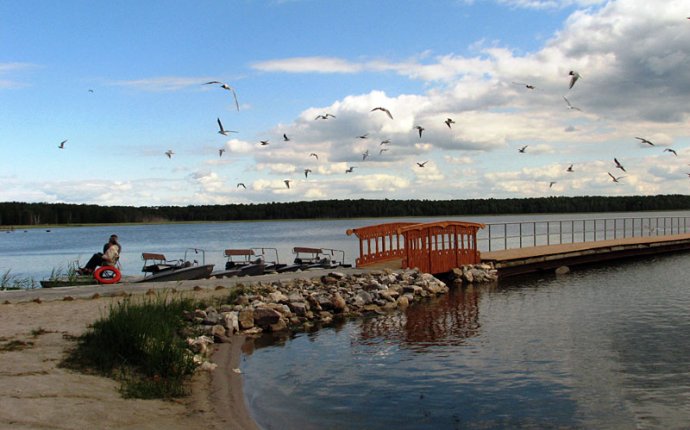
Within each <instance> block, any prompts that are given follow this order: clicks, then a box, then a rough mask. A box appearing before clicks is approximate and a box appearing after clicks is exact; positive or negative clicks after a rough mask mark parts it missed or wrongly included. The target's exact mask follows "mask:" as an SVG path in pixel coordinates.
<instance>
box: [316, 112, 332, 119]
mask: <svg viewBox="0 0 690 430" xmlns="http://www.w3.org/2000/svg"><path fill="white" fill-rule="evenodd" d="M328 118H335V115H331V114H330V113H326V114H322V115H317V116H316V118H314V119H328Z"/></svg>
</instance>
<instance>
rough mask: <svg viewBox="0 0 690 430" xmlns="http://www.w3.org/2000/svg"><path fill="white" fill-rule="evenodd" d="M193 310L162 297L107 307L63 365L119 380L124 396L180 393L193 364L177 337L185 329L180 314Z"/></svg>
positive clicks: (180, 301) (192, 305)
mask: <svg viewBox="0 0 690 430" xmlns="http://www.w3.org/2000/svg"><path fill="white" fill-rule="evenodd" d="M194 308H195V303H194V302H193V301H192V300H189V299H183V298H173V299H169V298H168V297H165V296H157V297H147V298H143V299H141V300H139V301H136V302H133V301H132V300H131V299H125V300H123V301H121V302H119V303H117V304H114V305H111V307H110V312H109V314H108V316H107V317H105V318H102V319H100V320H98V321H96V322H95V323H94V324H93V325H92V326H91V327H90V328H89V330H88V331H87V332H86V333H85V334H84V335H82V336H80V338H79V340H78V343H77V348H76V349H75V350H74V351H72V353H71V354H70V356H69V357H68V358H67V359H66V360H65V362H64V365H66V366H67V367H72V368H81V369H94V370H96V371H97V372H98V373H101V374H103V375H107V376H111V377H115V378H116V379H119V380H120V381H121V383H122V388H121V390H122V392H123V394H124V395H125V396H127V397H134V398H145V399H147V398H171V397H179V396H181V395H184V381H185V380H186V377H188V376H189V375H191V374H192V373H193V372H194V369H195V368H196V364H195V363H194V361H193V355H192V354H191V352H190V351H189V350H188V349H187V344H186V342H185V339H184V338H183V337H182V336H181V335H180V334H179V333H180V332H181V331H182V329H184V328H185V327H186V323H185V321H184V318H183V313H184V311H193V310H194Z"/></svg>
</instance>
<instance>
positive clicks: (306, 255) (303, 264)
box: [276, 246, 352, 273]
mask: <svg viewBox="0 0 690 430" xmlns="http://www.w3.org/2000/svg"><path fill="white" fill-rule="evenodd" d="M292 253H293V254H295V260H294V263H293V264H290V265H287V266H284V267H281V268H278V269H277V270H276V271H277V272H278V273H283V272H296V271H298V270H309V269H334V268H336V267H352V264H347V263H345V251H343V250H340V249H330V248H308V247H304V246H296V247H294V248H293V249H292ZM337 257H339V258H337Z"/></svg>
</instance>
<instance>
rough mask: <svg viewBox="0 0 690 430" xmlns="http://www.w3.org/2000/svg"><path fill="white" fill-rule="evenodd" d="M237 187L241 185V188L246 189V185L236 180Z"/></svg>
mask: <svg viewBox="0 0 690 430" xmlns="http://www.w3.org/2000/svg"><path fill="white" fill-rule="evenodd" d="M239 187H242V188H244V189H245V190H246V189H247V187H246V186H245V185H244V184H243V183H242V182H238V183H237V188H239Z"/></svg>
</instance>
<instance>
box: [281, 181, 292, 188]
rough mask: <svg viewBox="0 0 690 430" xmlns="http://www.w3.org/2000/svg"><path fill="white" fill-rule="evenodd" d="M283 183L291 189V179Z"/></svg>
mask: <svg viewBox="0 0 690 430" xmlns="http://www.w3.org/2000/svg"><path fill="white" fill-rule="evenodd" d="M283 182H285V186H286V187H288V189H290V182H292V181H291V180H289V179H286V180H284V181H283Z"/></svg>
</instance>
